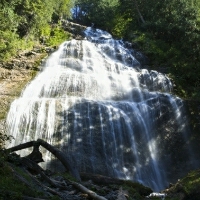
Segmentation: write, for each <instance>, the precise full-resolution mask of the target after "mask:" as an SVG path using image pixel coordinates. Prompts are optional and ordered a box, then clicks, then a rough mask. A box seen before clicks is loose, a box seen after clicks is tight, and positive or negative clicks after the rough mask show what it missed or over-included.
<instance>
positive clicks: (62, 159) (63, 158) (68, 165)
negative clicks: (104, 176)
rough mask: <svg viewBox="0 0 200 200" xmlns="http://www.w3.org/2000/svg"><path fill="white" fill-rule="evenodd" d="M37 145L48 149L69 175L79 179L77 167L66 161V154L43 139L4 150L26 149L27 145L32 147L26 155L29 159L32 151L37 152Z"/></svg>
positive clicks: (32, 154)
mask: <svg viewBox="0 0 200 200" xmlns="http://www.w3.org/2000/svg"><path fill="white" fill-rule="evenodd" d="M39 146H42V147H44V148H45V149H47V150H48V151H50V152H51V153H52V154H53V155H54V156H55V157H56V158H58V160H60V162H61V163H62V164H63V165H64V167H65V168H66V169H67V170H68V171H69V172H70V173H71V175H72V176H73V177H74V178H75V179H76V180H77V181H81V178H80V175H79V172H78V170H77V168H76V167H75V166H72V165H71V163H70V162H69V161H68V159H67V157H66V155H65V154H64V153H63V152H61V151H60V150H59V149H57V148H56V147H53V146H52V145H50V144H49V143H47V142H45V141H44V140H41V139H38V140H37V141H31V142H27V143H24V144H20V145H17V146H15V147H12V148H9V149H6V151H8V152H13V151H18V150H22V149H26V148H29V147H34V149H33V152H32V153H31V154H30V155H29V156H28V158H30V159H31V157H32V158H33V157H34V156H35V154H34V152H37V153H38V151H39ZM35 157H37V156H35ZM38 160H41V158H39V159H38ZM38 160H37V161H36V158H34V159H33V161H35V162H38Z"/></svg>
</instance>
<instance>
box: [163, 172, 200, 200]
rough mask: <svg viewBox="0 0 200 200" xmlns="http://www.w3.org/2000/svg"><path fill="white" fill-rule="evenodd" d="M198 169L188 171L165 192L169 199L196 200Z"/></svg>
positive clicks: (199, 191) (199, 181)
mask: <svg viewBox="0 0 200 200" xmlns="http://www.w3.org/2000/svg"><path fill="white" fill-rule="evenodd" d="M199 188H200V169H198V170H195V171H192V172H190V173H188V175H187V176H185V177H184V178H182V179H180V180H179V181H178V182H177V183H176V184H175V185H173V186H172V187H171V188H169V189H167V190H166V191H165V192H166V193H167V194H168V196H169V197H171V199H178V200H196V199H199V197H200V190H199Z"/></svg>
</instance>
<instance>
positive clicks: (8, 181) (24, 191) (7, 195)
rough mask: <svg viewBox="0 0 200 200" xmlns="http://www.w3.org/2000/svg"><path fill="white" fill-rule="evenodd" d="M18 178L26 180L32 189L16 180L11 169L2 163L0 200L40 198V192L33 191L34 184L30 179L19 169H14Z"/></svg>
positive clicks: (0, 170)
mask: <svg viewBox="0 0 200 200" xmlns="http://www.w3.org/2000/svg"><path fill="white" fill-rule="evenodd" d="M15 170H16V171H17V172H18V173H19V174H20V176H21V177H22V178H23V179H24V180H26V181H27V182H28V183H29V184H30V185H32V186H33V187H27V185H26V184H24V183H23V182H22V181H19V179H18V178H16V175H15V173H14V172H13V169H12V168H11V167H10V166H9V165H8V164H7V163H5V162H4V164H3V165H1V166H0V177H1V179H0V199H11V200H12V199H13V200H14V199H15V200H16V199H22V196H32V197H37V196H42V193H41V192H40V191H37V190H35V189H34V188H35V187H34V184H33V183H32V182H31V179H30V177H29V178H28V175H27V174H26V173H25V172H23V171H22V170H21V169H20V168H15Z"/></svg>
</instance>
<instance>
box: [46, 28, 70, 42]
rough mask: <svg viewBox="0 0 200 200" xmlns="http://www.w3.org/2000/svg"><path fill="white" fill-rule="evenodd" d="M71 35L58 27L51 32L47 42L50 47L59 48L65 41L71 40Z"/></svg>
mask: <svg viewBox="0 0 200 200" xmlns="http://www.w3.org/2000/svg"><path fill="white" fill-rule="evenodd" d="M70 36H71V35H70V34H69V33H68V32H66V31H64V30H63V29H62V28H61V27H59V26H57V27H55V28H53V29H52V30H51V32H50V36H49V37H48V39H47V40H46V44H47V45H48V46H57V45H59V44H61V43H62V42H63V41H65V40H69V38H70Z"/></svg>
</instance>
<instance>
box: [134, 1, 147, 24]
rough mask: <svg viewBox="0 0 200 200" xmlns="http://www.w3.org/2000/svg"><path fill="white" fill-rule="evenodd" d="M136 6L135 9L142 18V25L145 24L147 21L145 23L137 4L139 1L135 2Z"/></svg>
mask: <svg viewBox="0 0 200 200" xmlns="http://www.w3.org/2000/svg"><path fill="white" fill-rule="evenodd" d="M134 4H135V7H136V10H137V12H138V15H139V17H140V19H141V21H142V23H143V24H144V23H145V21H144V18H143V16H142V14H141V12H140V10H139V7H138V4H137V0H134Z"/></svg>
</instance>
